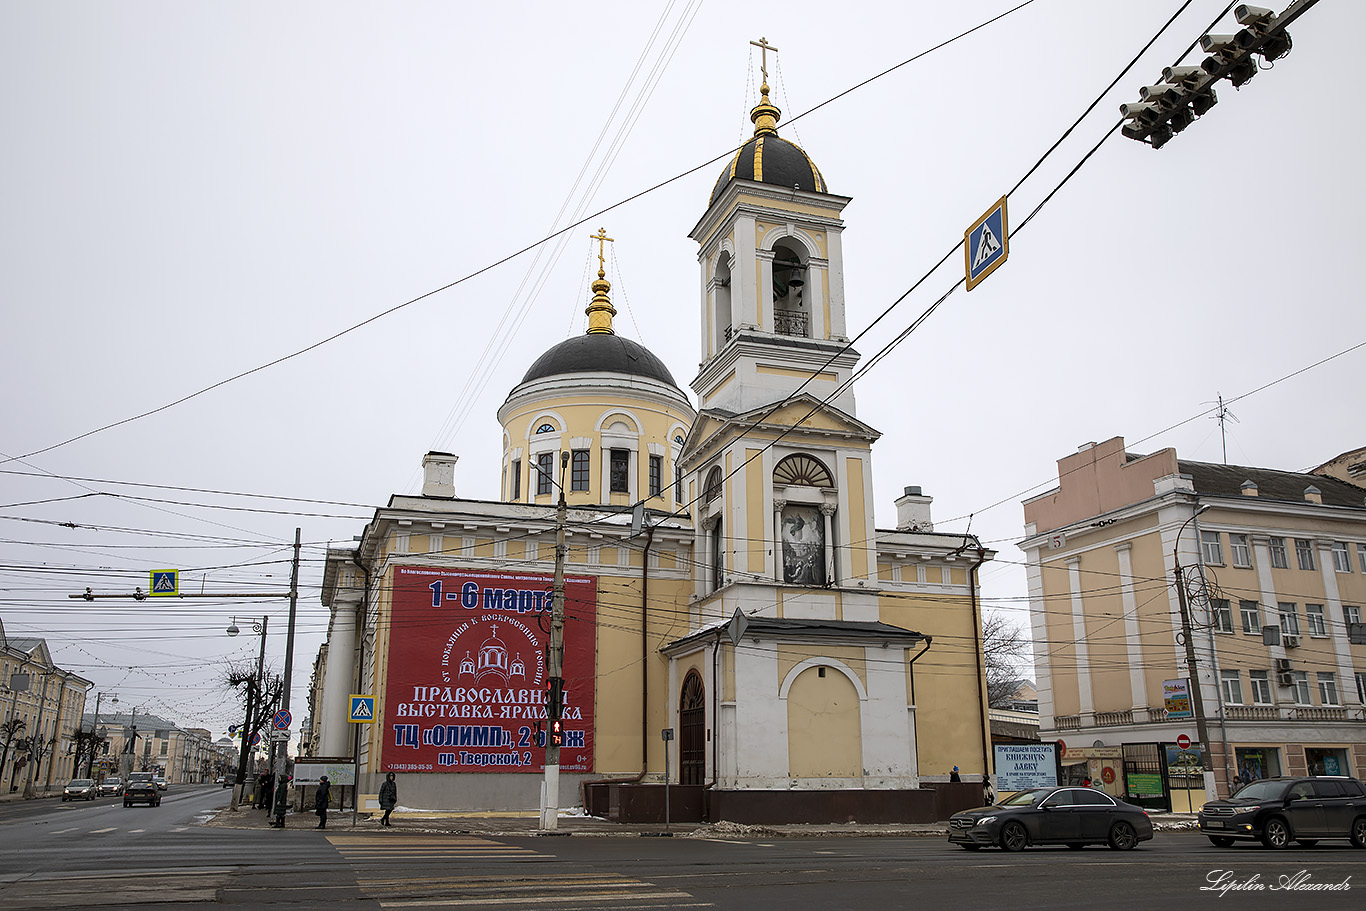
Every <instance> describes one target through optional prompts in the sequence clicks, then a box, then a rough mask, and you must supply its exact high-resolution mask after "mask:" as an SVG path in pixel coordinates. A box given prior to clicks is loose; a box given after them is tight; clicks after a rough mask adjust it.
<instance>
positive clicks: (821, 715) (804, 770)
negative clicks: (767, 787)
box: [787, 667, 863, 778]
mask: <svg viewBox="0 0 1366 911" xmlns="http://www.w3.org/2000/svg"><path fill="white" fill-rule="evenodd" d="M820 670H821V669H820V668H816V667H809V668H807V669H806V670H804V671H802V672H801V673H800V674H799V675H797V679H796V680H794V681H792V686H791V687H790V688H789V689H788V692H787V755H788V771H789V773H790V774H791V776H792V777H793V778H859V777H862V775H863V751H862V737H861V735H860V726H859V714H860V713H859V698H858V690H856V689H855V688H854V684H853V683H852V682H851V681H850V680H849V678H848V677H846V676H845V675H844V674H843V673H841V672H840V671H838V670H836V669H834V668H827V669H825V676H824V677H822V676H820Z"/></svg>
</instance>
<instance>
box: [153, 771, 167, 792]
mask: <svg viewBox="0 0 1366 911" xmlns="http://www.w3.org/2000/svg"><path fill="white" fill-rule="evenodd" d="M152 781H154V782H156V786H157V790H158V791H164V790H166V788H167V787H168V785H167V784H166V779H165V777H163V776H161V775H157V776H156V777H154V778H153V779H152Z"/></svg>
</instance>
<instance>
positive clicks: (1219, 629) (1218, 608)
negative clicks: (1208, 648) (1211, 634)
mask: <svg viewBox="0 0 1366 911" xmlns="http://www.w3.org/2000/svg"><path fill="white" fill-rule="evenodd" d="M1210 618H1211V619H1212V620H1213V622H1214V631H1215V632H1216V633H1231V632H1233V608H1232V607H1231V606H1230V605H1229V601H1228V599H1227V598H1215V599H1214V600H1212V601H1210Z"/></svg>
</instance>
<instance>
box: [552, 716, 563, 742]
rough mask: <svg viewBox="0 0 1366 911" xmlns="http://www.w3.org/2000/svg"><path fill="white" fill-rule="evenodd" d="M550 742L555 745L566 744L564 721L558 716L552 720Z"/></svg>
mask: <svg viewBox="0 0 1366 911" xmlns="http://www.w3.org/2000/svg"><path fill="white" fill-rule="evenodd" d="M550 742H551V744H552V745H554V746H557V747H559V746H564V722H563V721H561V720H560V719H558V718H556V719H555V720H554V721H551V722H550Z"/></svg>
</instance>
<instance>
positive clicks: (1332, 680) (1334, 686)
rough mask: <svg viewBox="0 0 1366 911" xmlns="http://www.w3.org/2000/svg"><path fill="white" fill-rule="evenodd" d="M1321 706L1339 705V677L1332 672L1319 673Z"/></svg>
mask: <svg viewBox="0 0 1366 911" xmlns="http://www.w3.org/2000/svg"><path fill="white" fill-rule="evenodd" d="M1319 704H1320V705H1337V704H1338V675H1337V674H1334V673H1332V672H1331V671H1329V672H1324V671H1319Z"/></svg>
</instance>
